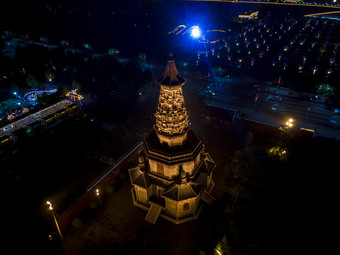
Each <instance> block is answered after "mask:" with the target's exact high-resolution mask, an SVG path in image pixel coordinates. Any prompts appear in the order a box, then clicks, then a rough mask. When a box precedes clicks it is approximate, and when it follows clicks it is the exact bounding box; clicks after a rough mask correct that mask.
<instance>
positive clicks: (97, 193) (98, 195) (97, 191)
mask: <svg viewBox="0 0 340 255" xmlns="http://www.w3.org/2000/svg"><path fill="white" fill-rule="evenodd" d="M96 196H97V197H98V201H99V203H101V202H102V201H101V199H100V192H99V189H96Z"/></svg>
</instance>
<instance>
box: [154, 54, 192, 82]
mask: <svg viewBox="0 0 340 255" xmlns="http://www.w3.org/2000/svg"><path fill="white" fill-rule="evenodd" d="M157 82H158V84H159V85H163V86H169V87H171V86H178V85H183V84H184V83H185V79H184V78H182V76H181V75H180V74H179V72H178V70H177V67H176V64H175V60H174V57H173V53H172V52H170V53H169V58H168V63H167V65H166V67H165V71H164V73H163V75H162V76H161V77H160V78H159V79H158V80H157Z"/></svg>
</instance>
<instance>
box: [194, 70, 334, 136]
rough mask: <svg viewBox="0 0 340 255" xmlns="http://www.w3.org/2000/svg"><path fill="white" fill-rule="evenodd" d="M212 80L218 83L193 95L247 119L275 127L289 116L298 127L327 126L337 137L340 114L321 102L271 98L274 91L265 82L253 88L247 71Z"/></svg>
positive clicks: (280, 124) (313, 127)
mask: <svg viewBox="0 0 340 255" xmlns="http://www.w3.org/2000/svg"><path fill="white" fill-rule="evenodd" d="M215 80H217V82H218V83H219V85H217V86H214V85H211V84H210V85H205V86H204V85H203V86H202V87H200V89H198V90H197V91H196V94H198V95H201V96H204V102H205V103H206V104H210V105H215V106H218V107H222V108H227V109H233V110H237V111H239V112H240V113H244V114H245V115H246V118H248V119H252V120H254V121H259V122H264V123H266V124H270V125H274V126H282V125H284V123H285V122H286V120H287V119H288V118H293V119H295V123H296V124H297V125H296V127H298V128H300V127H308V128H311V129H315V128H318V129H319V130H320V128H321V129H326V130H327V132H328V133H329V132H332V134H333V132H336V133H339V136H340V116H339V115H337V114H335V112H334V109H333V108H331V107H329V106H327V105H325V104H323V103H322V102H314V101H309V100H302V99H300V98H297V97H291V96H285V95H278V96H279V97H280V98H281V99H282V101H274V100H272V99H270V97H269V98H268V96H269V95H275V94H273V93H270V92H264V91H266V88H268V86H269V85H268V84H269V83H268V82H267V83H266V82H263V84H261V83H260V88H261V91H262V92H259V91H258V90H257V88H254V87H253V85H254V84H255V83H254V80H253V79H252V78H251V77H249V76H247V75H246V74H245V75H242V76H241V75H238V76H236V77H231V78H229V79H223V78H215ZM255 97H257V100H255ZM326 136H329V137H330V136H331V135H326ZM333 136H334V135H332V136H331V137H333Z"/></svg>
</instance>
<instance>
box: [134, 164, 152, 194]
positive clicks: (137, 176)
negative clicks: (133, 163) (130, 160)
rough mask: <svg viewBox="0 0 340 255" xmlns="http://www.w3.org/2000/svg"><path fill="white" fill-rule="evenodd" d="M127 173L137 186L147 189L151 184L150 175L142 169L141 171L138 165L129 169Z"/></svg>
mask: <svg viewBox="0 0 340 255" xmlns="http://www.w3.org/2000/svg"><path fill="white" fill-rule="evenodd" d="M129 174H130V179H131V181H132V183H133V184H135V185H137V186H139V187H142V188H144V189H147V188H148V187H149V186H150V185H151V184H152V183H151V179H150V176H149V175H148V174H147V173H145V172H144V171H141V170H140V168H139V167H135V168H132V169H129Z"/></svg>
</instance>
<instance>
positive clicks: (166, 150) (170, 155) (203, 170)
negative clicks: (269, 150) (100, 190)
mask: <svg viewBox="0 0 340 255" xmlns="http://www.w3.org/2000/svg"><path fill="white" fill-rule="evenodd" d="M157 83H158V84H159V86H160V95H159V101H158V106H157V109H156V113H155V117H156V123H155V125H154V128H153V130H152V131H151V132H150V133H149V134H148V135H147V136H146V137H145V138H144V141H143V152H142V153H141V155H140V156H139V159H138V165H137V167H135V168H132V169H129V175H130V180H131V184H132V189H131V193H132V197H133V202H134V205H135V206H137V207H140V208H142V209H145V210H147V211H148V212H147V215H146V218H145V220H147V221H149V222H151V223H153V224H154V223H156V221H157V219H158V217H162V218H164V219H166V220H169V221H171V222H174V223H176V224H181V223H184V222H188V221H191V220H195V219H197V217H198V216H199V214H200V212H201V210H202V207H203V204H204V203H203V201H204V202H207V203H208V204H210V205H211V203H212V202H213V201H214V198H213V197H212V196H211V195H210V193H211V191H212V189H213V187H214V185H215V183H214V181H213V179H212V174H213V170H214V168H215V162H214V160H213V159H212V158H211V156H210V155H209V153H207V152H206V151H205V146H204V144H203V143H202V141H200V140H198V139H197V137H196V136H195V134H194V132H193V131H192V129H191V128H190V124H189V116H188V111H187V108H186V106H185V101H184V97H183V91H182V86H183V85H184V84H185V79H184V78H182V77H181V75H180V74H179V72H178V70H177V68H176V65H175V61H174V59H173V56H172V54H170V55H169V59H168V63H167V66H166V68H165V71H164V73H163V75H162V76H161V77H160V78H159V79H158V80H157Z"/></svg>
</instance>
